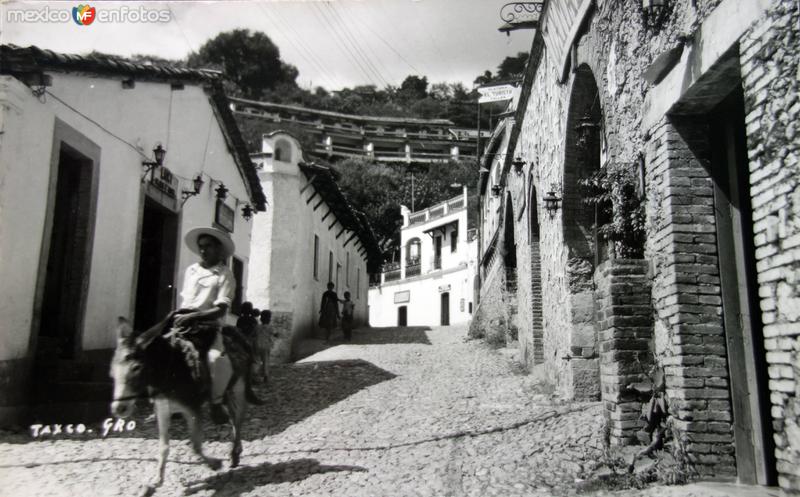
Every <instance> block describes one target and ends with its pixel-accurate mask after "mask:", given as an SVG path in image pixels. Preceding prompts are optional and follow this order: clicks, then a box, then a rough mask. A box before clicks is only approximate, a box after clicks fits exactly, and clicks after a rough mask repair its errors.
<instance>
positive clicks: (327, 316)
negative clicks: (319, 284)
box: [319, 281, 339, 343]
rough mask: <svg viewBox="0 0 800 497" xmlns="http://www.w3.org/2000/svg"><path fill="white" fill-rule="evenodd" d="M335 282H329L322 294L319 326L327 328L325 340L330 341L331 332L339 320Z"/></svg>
mask: <svg viewBox="0 0 800 497" xmlns="http://www.w3.org/2000/svg"><path fill="white" fill-rule="evenodd" d="M333 287H334V285H333V282H332V281H330V282H328V290H327V291H326V292H325V293H323V294H322V302H320V305H319V314H320V316H319V327H320V328H324V329H325V342H326V343H327V342H330V340H331V332H332V331H333V329H334V328H336V324H337V322H338V321H339V296H338V295H336V292H334V291H333Z"/></svg>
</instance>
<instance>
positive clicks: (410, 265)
mask: <svg viewBox="0 0 800 497" xmlns="http://www.w3.org/2000/svg"><path fill="white" fill-rule="evenodd" d="M421 273H422V264H421V263H420V259H419V257H411V258H409V259H408V260H407V261H406V275H405V277H406V278H411V277H414V276H419V275H420V274H421Z"/></svg>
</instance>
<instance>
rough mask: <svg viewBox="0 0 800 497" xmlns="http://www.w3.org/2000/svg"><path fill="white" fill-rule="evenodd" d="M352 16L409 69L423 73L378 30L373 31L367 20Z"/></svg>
mask: <svg viewBox="0 0 800 497" xmlns="http://www.w3.org/2000/svg"><path fill="white" fill-rule="evenodd" d="M352 17H353V19H355V20H356V21H358V22H359V23H360V24H361V25H362V26H364V27H366V28H367V29H368V30H369V31H370V32H371V33H372V34H374V35H375V36H376V37H377V38H378V39H379V40H381V41H382V42H383V44H384V45H386V46H387V47H388V48H389V49H390V50H391V51H392V52H394V53H395V54H396V55H397V56H398V57H400V60H402V61H403V62H405V63H406V65H408V67H410V68H411V69H412V70H413V71H414V72H415V73H417V74H423V71H420V70H419V69H417V67H416V66H415V65H414V64H412V63H411V62H409V61H408V59H406V58H405V57H403V54H401V53H400V52H398V51H397V49H395V48H394V46H393V45H392V44H391V43H389V42H388V41H386V39H385V38H384V37H383V36H381V34H380V32H378V31H375V30H374V29H372V26H370V25H369V23H367V22H365V21H364V20H362V19H360V18H358V16H355V15H353V16H352Z"/></svg>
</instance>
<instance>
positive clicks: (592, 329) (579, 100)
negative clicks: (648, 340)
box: [562, 63, 607, 399]
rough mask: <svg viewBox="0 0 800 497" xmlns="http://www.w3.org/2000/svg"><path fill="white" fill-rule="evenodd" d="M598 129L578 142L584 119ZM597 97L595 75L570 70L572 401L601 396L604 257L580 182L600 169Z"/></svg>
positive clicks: (566, 221) (566, 214) (567, 160)
mask: <svg viewBox="0 0 800 497" xmlns="http://www.w3.org/2000/svg"><path fill="white" fill-rule="evenodd" d="M587 116H588V117H589V118H590V119H588V122H590V123H593V124H595V125H597V127H596V128H594V130H593V132H592V133H589V139H588V140H586V141H585V142H583V143H581V141H580V140H579V134H580V132H579V129H578V127H579V124H581V123H582V120H583V119H584V118H585V117H587ZM602 127H603V125H602V112H601V109H600V95H599V92H598V87H597V81H596V79H595V77H594V73H593V72H592V70H591V68H590V67H589V66H588V64H585V63H584V64H581V65H579V66H578V67H577V68H576V70H575V76H574V78H573V82H572V89H571V92H570V99H569V107H568V110H567V123H566V129H565V135H566V136H565V140H564V143H565V152H564V170H563V182H562V209H563V212H562V229H563V237H564V243H565V245H566V248H567V268H566V276H567V282H566V284H567V292H568V299H569V313H570V315H569V321H570V323H571V329H570V336H569V345H568V350H565V351H564V357H565V358H567V360H568V366H567V367H568V369H569V372H570V374H569V381H568V384H567V385H565V386H566V388H567V389H568V393H569V394H571V395H572V396H573V397H574V398H576V399H596V398H598V397H599V395H600V368H599V361H598V356H599V353H598V350H597V329H596V323H595V321H596V320H595V296H594V272H595V268H596V267H597V265H598V264H599V263H600V262H602V260H603V259H604V258H605V257H607V255H606V251H604V250H602V247H601V245H602V244H600V243H598V233H597V229H596V227H597V225H598V221H599V220H600V219H599V218H598V211H597V209H596V208H595V206H593V205H590V204H587V203H585V202H584V201H583V198H584V194H585V189H584V187H582V186H581V184H580V180H582V179H584V178H588V177H589V176H591V175H592V174H593V173H594V172H596V171H598V170H599V169H600V146H601V143H600V135H601V130H602Z"/></svg>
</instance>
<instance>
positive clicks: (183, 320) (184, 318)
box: [174, 313, 195, 326]
mask: <svg viewBox="0 0 800 497" xmlns="http://www.w3.org/2000/svg"><path fill="white" fill-rule="evenodd" d="M194 320H195V315H194V313H187V314H181V315H180V316H178V317H176V318H175V321H174V324H175V326H188V325H189V324H191V323H192V322H193V321H194Z"/></svg>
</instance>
